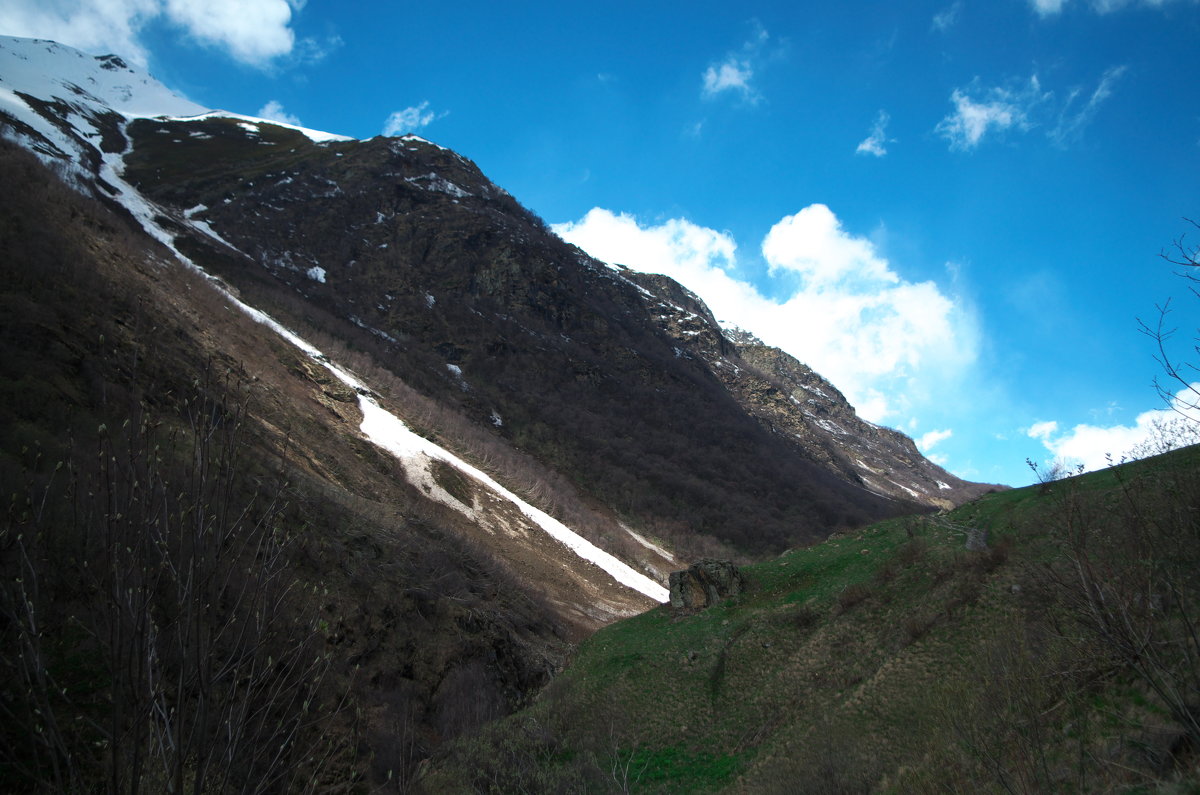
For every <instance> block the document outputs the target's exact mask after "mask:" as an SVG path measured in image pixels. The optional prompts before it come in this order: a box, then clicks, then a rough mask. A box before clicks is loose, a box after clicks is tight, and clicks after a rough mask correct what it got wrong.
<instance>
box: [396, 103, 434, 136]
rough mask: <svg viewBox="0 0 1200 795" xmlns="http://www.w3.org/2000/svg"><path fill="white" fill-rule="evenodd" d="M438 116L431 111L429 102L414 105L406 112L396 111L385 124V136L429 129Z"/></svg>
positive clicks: (405, 110)
mask: <svg viewBox="0 0 1200 795" xmlns="http://www.w3.org/2000/svg"><path fill="white" fill-rule="evenodd" d="M441 115H445V114H441ZM438 116H439V114H437V113H434V112H433V111H432V110H430V109H429V102H428V101H424V102H422V103H421V104H420V105H412V106H410V107H407V108H405V109H404V110H398V111H395V112H393V113H392V114H391V115H390V116H388V117H387V120H386V121H385V122H384V123H383V134H384V135H387V136H392V135H404V134H406V133H411V132H416V131H417V130H419V129H421V128H422V127H428V126H429V125H430V124H433V122H434V120H436V119H437V118H438Z"/></svg>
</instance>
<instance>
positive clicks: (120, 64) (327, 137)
mask: <svg viewBox="0 0 1200 795" xmlns="http://www.w3.org/2000/svg"><path fill="white" fill-rule="evenodd" d="M18 94H25V95H28V96H32V97H36V98H38V99H40V100H43V101H47V102H52V101H54V100H60V101H62V102H65V103H67V104H68V105H71V106H74V107H75V108H76V109H78V110H81V111H84V110H87V111H91V112H93V113H95V112H99V113H103V112H105V111H108V110H112V111H116V112H117V113H120V114H121V115H122V116H124V117H126V118H127V119H135V118H154V117H160V116H163V117H169V118H173V119H178V120H185V119H203V118H212V117H213V116H222V117H230V118H234V119H238V120H241V121H247V122H253V123H265V124H274V125H278V126H280V127H287V128H289V129H293V130H298V131H299V132H302V133H304V134H305V135H307V136H308V137H309V138H311V139H312V140H314V141H318V142H324V141H348V140H352V139H350V138H348V137H346V136H342V135H334V134H332V133H326V132H321V131H319V130H310V129H308V128H305V127H299V126H297V125H294V124H286V123H283V122H277V121H271V120H269V119H260V118H256V117H253V116H244V115H241V114H237V113H229V112H227V111H222V110H211V109H209V108H206V107H204V106H202V105H198V104H196V103H195V102H192V101H191V100H189V99H185V98H183V97H181V96H179V95H178V94H176V93H175V92H173V91H171V89H169V88H167V87H166V86H164V85H163V84H162V83H160V82H158V81H157V80H156V79H154V78H153V77H152V76H151V75H150V74H148V73H146V72H144V71H142V70H141V69H139V68H137V67H136V66H131V65H130V64H129V63H128V62H126V61H125V60H124V59H122V58H121V57H120V56H117V55H88V54H87V53H84V52H80V51H79V50H77V49H75V48H73V47H68V46H66V45H63V44H59V43H57V42H53V41H48V40H46V39H26V38H19V37H16V36H3V37H0V111H2V112H6V113H8V114H9V115H11V116H13V117H15V118H17V119H19V120H21V121H23V122H25V123H30V122H29V118H28V116H29V113H30V110H31V109H30V108H29V107H28V103H26V102H25V101H24V100H22V99H21V97H20V96H18ZM31 126H34V127H35V128H38V127H39V126H40V125H37V124H33V125H31Z"/></svg>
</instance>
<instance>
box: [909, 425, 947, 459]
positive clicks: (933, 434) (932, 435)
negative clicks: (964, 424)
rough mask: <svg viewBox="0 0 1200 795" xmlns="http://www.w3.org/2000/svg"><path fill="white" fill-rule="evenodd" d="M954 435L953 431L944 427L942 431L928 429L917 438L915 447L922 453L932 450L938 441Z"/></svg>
mask: <svg viewBox="0 0 1200 795" xmlns="http://www.w3.org/2000/svg"><path fill="white" fill-rule="evenodd" d="M953 435H954V431H952V430H950V429H948V428H947V429H946V430H943V431H929V432H928V433H925V434H922V435H921V438H920V439H917V447H918V448H920V450H921V452H922V453H926V452H928V451H930V450H932V449H933V448H934V447H935V446H936V445H937V444H938V443H939V442H944V441H946V440H947V439H949V438H950V437H951V436H953Z"/></svg>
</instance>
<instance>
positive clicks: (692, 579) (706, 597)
mask: <svg viewBox="0 0 1200 795" xmlns="http://www.w3.org/2000/svg"><path fill="white" fill-rule="evenodd" d="M745 584H746V581H745V578H744V577H742V573H741V572H740V571H738V568H737V566H735V565H733V564H732V563H730V562H729V561H727V560H702V561H700V562H699V563H693V564H692V565H691V566H690V567H688V568H686V569H684V570H682V571H673V572H671V577H670V586H671V608H672V609H673V610H703V609H704V608H706V607H712V606H713V605H715V604H716V603H717V602H719V601H721V600H722V599H724V598H725V597H728V596H736V595H737V594H740V593H741V592H742V591H743V590H744V589H745Z"/></svg>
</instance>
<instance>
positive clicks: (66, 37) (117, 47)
mask: <svg viewBox="0 0 1200 795" xmlns="http://www.w3.org/2000/svg"><path fill="white" fill-rule="evenodd" d="M302 5H303V3H302V2H299V0H293V2H289V1H288V0H205V2H192V0H104V1H103V2H86V1H85V0H66V1H65V2H53V3H47V2H36V1H35V0H8V2H6V3H5V4H4V6H3V7H2V8H0V30H3V31H4V32H5V33H7V34H9V35H13V36H32V37H38V38H47V39H54V40H55V41H58V42H61V43H63V44H67V45H70V46H72V47H78V48H80V49H82V50H87V51H90V52H105V53H107V52H114V53H117V54H119V55H122V56H124V57H127V58H129V59H130V60H131V61H133V62H135V63H137V64H139V65H141V66H145V65H146V62H147V60H148V57H149V55H148V52H147V49H146V46H145V44H144V43H143V41H142V39H141V32H142V29H143V28H144V27H145V26H146V25H147V24H148V23H149V22H151V21H153V20H159V19H161V20H164V21H166V22H167V23H169V24H171V25H174V26H175V27H177V28H179V29H180V30H182V31H183V32H184V33H185V34H186V35H188V36H190V37H192V38H194V39H196V40H197V41H199V42H201V43H203V44H206V45H210V46H213V47H216V48H217V49H220V50H223V51H225V52H226V53H228V54H229V55H230V56H232V57H233V58H235V59H236V60H238V61H241V62H243V63H246V64H251V65H254V66H265V65H267V64H269V63H270V62H272V61H273V60H274V59H277V58H279V57H280V56H284V55H287V54H289V53H291V52H292V50H293V48H294V47H295V46H296V35H295V32H294V31H293V30H292V28H291V24H292V15H293V11H295V10H299V8H300V7H301V6H302Z"/></svg>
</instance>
